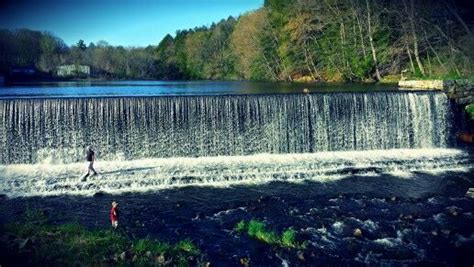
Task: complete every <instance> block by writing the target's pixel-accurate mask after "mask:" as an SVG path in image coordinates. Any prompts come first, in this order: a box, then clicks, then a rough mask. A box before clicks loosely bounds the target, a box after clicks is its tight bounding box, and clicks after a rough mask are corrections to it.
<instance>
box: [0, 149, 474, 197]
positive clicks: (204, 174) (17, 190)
mask: <svg viewBox="0 0 474 267" xmlns="http://www.w3.org/2000/svg"><path fill="white" fill-rule="evenodd" d="M467 158H468V156H467V154H466V153H465V152H463V151H461V150H456V149H394V150H373V151H338V152H319V153H313V154H258V155H251V156H217V157H202V158H149V159H140V160H130V161H123V160H115V161H98V162H97V163H96V165H95V168H96V170H97V171H98V172H99V173H101V175H99V176H93V177H89V178H88V179H87V181H85V182H83V181H81V179H80V177H81V176H82V175H83V174H84V172H85V171H86V164H85V163H70V164H49V163H41V164H17V165H0V177H1V178H0V194H6V195H8V196H10V197H18V196H49V195H61V194H72V195H93V194H94V193H96V192H98V191H100V192H105V193H111V194H120V193H124V192H145V191H155V190H162V189H167V188H173V187H181V186H189V185H192V186H213V187H227V186H232V185H240V184H245V185H256V184H263V183H268V182H271V181H288V182H301V181H304V180H312V181H318V182H321V183H326V182H331V181H335V180H338V179H343V178H345V177H348V176H351V175H354V174H355V175H364V174H365V173H367V172H368V173H373V172H374V170H377V171H376V173H377V174H380V173H397V172H403V173H410V174H411V173H412V172H414V171H416V172H421V171H431V172H433V171H437V172H442V171H449V170H457V171H466V170H468V169H469V168H470V167H471V166H470V163H469V161H468V160H467ZM354 166H357V167H356V168H354ZM354 171H355V172H354ZM397 177H398V176H397ZM407 177H408V176H403V177H400V178H404V179H407ZM374 179H376V178H374Z"/></svg>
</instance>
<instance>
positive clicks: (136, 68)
mask: <svg viewBox="0 0 474 267" xmlns="http://www.w3.org/2000/svg"><path fill="white" fill-rule="evenodd" d="M470 12H472V10H471V9H470V8H469V7H465V6H462V5H461V4H460V2H459V3H458V2H456V1H453V0H440V1H428V0H399V1H394V0H322V1H321V0H297V1H292V0H266V1H265V2H264V6H263V7H262V8H260V9H258V10H254V11H251V12H248V13H246V14H243V15H241V16H239V17H238V18H234V17H229V18H227V19H223V20H221V21H220V22H218V23H213V24H211V25H210V26H202V27H196V28H194V29H186V30H178V31H177V32H176V33H175V34H174V36H173V35H171V34H168V35H166V36H165V37H164V38H163V39H162V40H161V42H160V43H158V44H156V45H150V46H148V47H123V46H111V45H109V44H108V43H107V42H106V41H99V42H97V43H89V44H86V43H85V42H84V41H82V40H79V41H78V42H77V44H75V45H72V46H68V45H66V44H65V43H64V42H63V41H62V40H61V39H60V38H59V37H56V36H55V35H54V34H53V33H49V32H38V31H32V30H28V29H19V30H0V72H1V73H4V74H8V72H9V70H10V69H11V68H12V67H14V66H34V67H35V68H36V69H37V70H39V71H41V72H42V73H47V74H50V75H52V76H54V73H55V69H56V68H57V67H58V66H60V65H64V64H77V65H88V66H90V67H91V69H92V74H91V76H92V77H95V78H100V79H159V80H181V79H184V80H195V79H196V80H200V79H205V80H269V81H307V82H310V81H362V82H366V81H367V82H371V81H384V80H390V79H399V78H400V77H401V75H402V74H403V75H404V76H406V77H415V78H421V79H423V78H434V77H436V78H447V77H449V78H460V77H472V76H473V74H474V34H473V26H472V24H473V21H472V20H473V16H472V15H470Z"/></svg>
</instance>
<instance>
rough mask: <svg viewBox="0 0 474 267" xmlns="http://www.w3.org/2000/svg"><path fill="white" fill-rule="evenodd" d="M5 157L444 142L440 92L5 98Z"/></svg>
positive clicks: (23, 159)
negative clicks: (86, 151)
mask: <svg viewBox="0 0 474 267" xmlns="http://www.w3.org/2000/svg"><path fill="white" fill-rule="evenodd" d="M0 112H1V115H2V116H1V117H2V119H1V120H0V132H1V133H2V134H1V136H0V149H1V150H2V151H3V152H2V153H0V163H1V164H12V163H38V162H42V161H43V160H44V159H50V158H56V159H58V160H60V161H62V162H63V163H64V162H78V161H81V160H83V150H84V147H85V146H87V145H92V146H94V147H95V148H96V149H97V150H98V151H99V154H100V158H101V159H103V160H104V159H105V160H112V159H116V158H117V157H121V158H123V159H127V160H130V159H139V158H150V157H154V158H156V157H158V158H168V157H209V156H218V155H228V156H235V155H252V154H259V153H272V154H282V153H312V152H320V151H353V150H374V149H393V148H443V147H446V142H447V136H448V134H447V131H448V129H449V127H448V120H447V116H448V114H449V103H448V100H447V98H446V96H445V95H444V94H440V93H369V94H357V93H352V94H347V93H344V94H343V93H338V94H314V95H308V96H304V95H268V96H194V97H155V98H153V97H152V98H135V97H132V98H74V99H22V100H2V101H0Z"/></svg>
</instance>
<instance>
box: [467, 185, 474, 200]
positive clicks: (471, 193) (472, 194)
mask: <svg viewBox="0 0 474 267" xmlns="http://www.w3.org/2000/svg"><path fill="white" fill-rule="evenodd" d="M466 197H468V198H471V199H474V187H473V188H469V189H468V190H467V192H466Z"/></svg>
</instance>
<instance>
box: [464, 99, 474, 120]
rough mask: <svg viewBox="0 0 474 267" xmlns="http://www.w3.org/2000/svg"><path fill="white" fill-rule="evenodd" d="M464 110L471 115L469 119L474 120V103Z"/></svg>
mask: <svg viewBox="0 0 474 267" xmlns="http://www.w3.org/2000/svg"><path fill="white" fill-rule="evenodd" d="M464 109H465V110H466V112H467V113H468V114H469V118H470V119H471V120H474V103H471V104H469V105H467V106H466V107H465V108H464Z"/></svg>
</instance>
